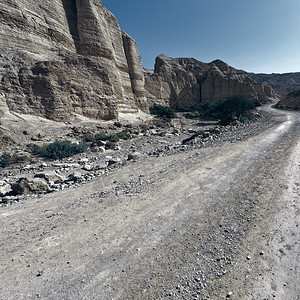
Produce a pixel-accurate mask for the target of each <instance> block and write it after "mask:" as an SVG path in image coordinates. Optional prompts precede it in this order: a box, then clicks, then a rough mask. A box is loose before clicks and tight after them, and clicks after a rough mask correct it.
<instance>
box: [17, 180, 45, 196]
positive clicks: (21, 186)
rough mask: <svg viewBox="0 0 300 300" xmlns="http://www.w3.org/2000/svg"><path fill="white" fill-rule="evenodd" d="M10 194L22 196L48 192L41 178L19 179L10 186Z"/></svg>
mask: <svg viewBox="0 0 300 300" xmlns="http://www.w3.org/2000/svg"><path fill="white" fill-rule="evenodd" d="M11 188H12V192H13V193H14V194H15V195H22V194H37V193H42V192H45V191H47V190H48V188H49V187H48V184H47V183H46V181H45V180H43V179H41V178H33V179H28V178H26V177H21V178H19V179H18V181H17V182H16V183H14V184H12V187H11Z"/></svg>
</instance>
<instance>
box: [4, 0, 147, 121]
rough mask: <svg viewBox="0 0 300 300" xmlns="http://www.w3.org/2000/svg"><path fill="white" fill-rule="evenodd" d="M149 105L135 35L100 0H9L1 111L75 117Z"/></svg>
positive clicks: (105, 116) (107, 116)
mask: <svg viewBox="0 0 300 300" xmlns="http://www.w3.org/2000/svg"><path fill="white" fill-rule="evenodd" d="M138 108H139V109H141V110H144V111H147V109H148V106H147V102H146V98H145V90H144V75H143V69H142V65H141V59H140V56H139V53H138V50H137V47H136V44H135V42H134V40H133V39H132V38H131V37H129V36H128V35H127V34H125V33H124V32H122V31H121V29H120V27H119V24H118V22H117V20H116V18H115V17H114V16H113V14H112V13H110V12H109V11H108V10H107V9H106V8H105V7H104V6H103V5H102V3H101V1H100V0H22V1H19V0H2V1H1V3H0V109H2V110H5V109H9V110H10V111H15V112H20V113H26V114H34V115H38V116H44V117H47V118H49V119H53V120H60V121H62V120H63V121H66V120H69V119H70V118H71V116H72V114H73V113H78V114H81V115H84V116H87V117H91V118H96V119H112V118H115V117H117V115H118V112H120V111H122V112H123V111H137V109H138Z"/></svg>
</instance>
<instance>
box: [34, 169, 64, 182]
mask: <svg viewBox="0 0 300 300" xmlns="http://www.w3.org/2000/svg"><path fill="white" fill-rule="evenodd" d="M34 177H35V178H42V179H44V180H46V182H47V183H48V184H49V185H53V184H56V183H62V182H64V181H65V180H66V178H64V177H63V176H61V175H59V174H57V173H56V172H54V171H53V172H47V173H37V174H35V175H34Z"/></svg>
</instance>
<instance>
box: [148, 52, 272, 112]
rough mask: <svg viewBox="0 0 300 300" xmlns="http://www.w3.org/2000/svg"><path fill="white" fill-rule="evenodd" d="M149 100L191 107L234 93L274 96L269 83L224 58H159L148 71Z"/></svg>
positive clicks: (261, 97)
mask: <svg viewBox="0 0 300 300" xmlns="http://www.w3.org/2000/svg"><path fill="white" fill-rule="evenodd" d="M145 88H146V92H147V98H148V100H149V101H150V102H154V103H160V104H163V105H170V106H171V107H176V108H188V107H190V106H191V105H193V104H195V103H200V102H215V101H217V100H220V99H222V98H224V97H227V96H231V95H242V96H245V97H248V98H254V99H257V100H261V101H263V100H265V99H267V98H268V97H275V95H274V93H273V90H272V89H271V88H270V87H269V86H264V85H262V84H260V83H257V82H255V81H254V80H253V79H251V77H250V76H249V75H248V73H247V72H245V71H242V70H237V69H234V68H232V67H230V66H229V65H228V64H226V63H224V62H222V61H221V60H215V61H213V62H211V63H208V64H206V63H203V62H201V61H198V60H196V59H193V58H174V59H173V58H170V57H167V56H165V55H160V56H158V57H157V58H156V61H155V68H154V72H150V71H149V70H147V71H146V72H145Z"/></svg>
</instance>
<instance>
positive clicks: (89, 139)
mask: <svg viewBox="0 0 300 300" xmlns="http://www.w3.org/2000/svg"><path fill="white" fill-rule="evenodd" d="M82 141H83V142H84V143H93V142H95V137H94V136H93V135H91V134H85V135H84V136H83V137H82Z"/></svg>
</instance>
